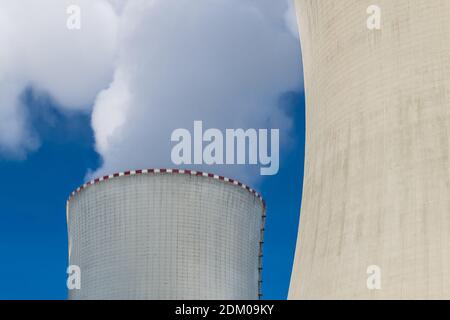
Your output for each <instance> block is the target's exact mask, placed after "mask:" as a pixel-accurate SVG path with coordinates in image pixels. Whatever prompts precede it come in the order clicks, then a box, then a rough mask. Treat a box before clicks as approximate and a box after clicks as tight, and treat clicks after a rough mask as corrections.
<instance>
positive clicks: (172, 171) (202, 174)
mask: <svg viewBox="0 0 450 320" xmlns="http://www.w3.org/2000/svg"><path fill="white" fill-rule="evenodd" d="M157 173H159V174H161V173H163V174H187V175H191V176H199V177H206V178H212V179H216V180H220V181H224V182H227V183H231V184H234V185H236V186H239V187H241V188H243V189H245V190H247V191H248V192H250V193H252V194H253V195H255V196H256V197H257V198H258V199H259V200H261V202H262V204H263V207H264V208H265V207H266V203H265V201H264V199H263V197H262V196H261V195H260V194H259V193H258V192H257V191H256V190H254V189H252V188H250V187H249V186H247V185H245V184H243V183H241V182H239V181H237V180H234V179H230V178H227V177H224V176H218V175H215V174H212V173H206V172H201V171H194V170H182V169H144V170H132V171H125V172H119V173H114V174H110V175H108V176H103V177H101V178H97V179H94V180H91V181H89V182H86V183H85V184H83V185H82V186H80V187H79V188H77V189H76V190H75V191H73V192H72V193H71V195H70V197H69V199H68V202H70V200H71V199H72V198H73V197H74V196H76V195H77V194H78V193H80V192H81V191H83V190H84V189H87V188H88V187H90V186H93V185H95V184H98V183H101V182H102V181H107V180H110V179H114V178H118V177H124V176H136V175H143V174H157Z"/></svg>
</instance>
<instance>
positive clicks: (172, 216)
mask: <svg viewBox="0 0 450 320" xmlns="http://www.w3.org/2000/svg"><path fill="white" fill-rule="evenodd" d="M264 221H265V204H264V201H263V199H262V198H261V196H260V195H259V194H258V193H257V192H256V191H255V190H253V189H251V188H250V187H248V186H246V185H243V184H242V183H240V182H238V181H236V180H232V179H228V178H225V177H222V176H217V175H213V174H208V173H202V172H197V171H191V170H178V169H173V170H171V169H149V170H136V171H128V172H123V173H117V174H113V175H110V176H105V177H103V178H100V179H96V180H94V181H91V182H88V183H86V184H85V185H83V186H82V187H80V188H78V189H77V190H76V191H75V192H73V193H72V195H71V197H70V199H69V201H68V203H67V224H68V233H69V263H70V264H71V265H75V266H78V267H79V268H80V270H81V288H80V289H74V290H70V292H69V299H74V300H79V299H169V300H173V299H174V300H177V299H180V300H186V299H188V300H199V299H216V300H223V299H250V300H252V299H258V298H260V296H261V270H262V264H261V262H262V245H263V238H262V237H263V231H264Z"/></svg>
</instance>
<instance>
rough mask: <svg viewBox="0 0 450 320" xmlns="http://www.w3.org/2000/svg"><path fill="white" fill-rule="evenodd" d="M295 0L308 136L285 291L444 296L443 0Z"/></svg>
mask: <svg viewBox="0 0 450 320" xmlns="http://www.w3.org/2000/svg"><path fill="white" fill-rule="evenodd" d="M296 5H297V15H298V21H299V29H300V35H301V36H300V37H301V44H302V51H303V65H304V77H305V90H306V104H307V111H306V118H307V119H306V121H307V134H306V135H307V138H306V139H307V141H306V160H305V177H304V192H303V202H302V209H301V215H300V229H299V236H298V243H297V249H296V255H295V262H294V267H293V273H292V279H291V286H290V292H289V297H290V298H291V299H335V298H336V299H341V298H342V299H353V298H355V299H450V160H449V159H450V153H449V150H450V1H448V0H377V1H373V0H339V1H335V0H297V1H296ZM373 5H376V6H373ZM378 13H380V15H379V14H378ZM372 18H374V19H377V18H381V19H380V20H379V21H381V24H380V28H379V29H378V28H377V27H375V28H369V26H374V25H373V24H371V19H372ZM368 19H369V25H368V24H367V22H368ZM374 284H376V285H374Z"/></svg>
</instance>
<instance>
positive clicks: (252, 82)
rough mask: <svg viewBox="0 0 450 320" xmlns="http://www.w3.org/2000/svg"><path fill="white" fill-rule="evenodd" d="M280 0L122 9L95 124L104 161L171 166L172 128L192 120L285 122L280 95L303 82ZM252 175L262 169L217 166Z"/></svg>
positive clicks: (109, 167)
mask: <svg viewBox="0 0 450 320" xmlns="http://www.w3.org/2000/svg"><path fill="white" fill-rule="evenodd" d="M287 9H288V5H287V3H286V2H282V1H264V0H262V1H261V0H258V1H251V0H214V1H212V0H198V1H192V0H153V1H144V0H133V1H129V2H128V3H127V5H126V6H125V8H124V11H123V14H122V16H121V22H120V25H121V30H120V33H119V34H120V36H119V39H120V40H119V57H118V60H117V71H116V75H115V79H114V81H113V83H112V85H111V86H110V87H109V89H107V90H105V91H103V92H102V93H101V95H100V96H99V99H98V100H97V102H96V104H95V107H94V113H93V121H92V124H93V128H94V131H95V135H96V139H97V150H98V151H99V152H100V154H101V155H102V157H103V160H104V164H103V166H102V167H101V168H100V169H99V170H98V171H97V172H96V173H95V174H97V175H101V174H105V173H110V172H113V171H121V170H125V169H129V168H147V167H167V166H169V167H173V165H172V164H171V161H170V150H171V147H172V146H173V144H172V143H171V142H170V135H171V132H172V131H173V130H174V129H176V128H188V129H191V130H192V126H193V121H194V120H203V123H204V125H205V126H207V127H214V128H222V129H224V128H240V127H242V128H267V127H275V128H279V127H280V128H281V129H285V130H283V131H282V137H283V135H284V136H286V134H287V133H288V129H289V128H290V126H291V119H289V118H287V117H286V116H285V115H284V114H283V113H282V111H281V110H279V109H277V99H278V98H279V96H280V94H282V93H284V92H286V91H288V90H295V89H299V88H300V86H301V83H300V81H301V70H300V53H299V45H298V39H296V38H295V37H294V36H293V35H292V34H291V33H290V31H289V28H288V27H287V25H286V21H285V17H286V10H287ZM202 169H204V170H208V171H211V170H212V171H215V172H220V173H224V174H227V175H231V176H232V177H237V178H240V179H242V180H244V181H247V182H248V181H249V182H253V181H254V179H253V178H252V176H253V174H255V173H257V172H258V171H257V170H258V169H257V168H243V167H220V168H218V167H216V168H205V167H203V168H202Z"/></svg>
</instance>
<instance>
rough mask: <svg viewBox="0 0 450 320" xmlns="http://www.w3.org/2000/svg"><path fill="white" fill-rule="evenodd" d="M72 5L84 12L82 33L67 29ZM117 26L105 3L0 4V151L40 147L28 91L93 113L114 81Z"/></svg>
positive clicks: (6, 0) (24, 0)
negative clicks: (25, 98) (25, 96)
mask: <svg viewBox="0 0 450 320" xmlns="http://www.w3.org/2000/svg"><path fill="white" fill-rule="evenodd" d="M70 4H76V5H79V6H80V7H81V9H82V15H81V18H82V28H81V30H77V31H70V30H68V29H67V27H66V21H67V18H68V14H67V13H66V9H67V7H68V6H69V5H70ZM117 23H118V18H117V15H116V13H115V12H114V9H113V7H112V6H111V5H110V4H109V2H107V1H105V0H96V1H91V0H73V1H68V0H67V1H66V0H40V1H34V0H14V1H11V0H0V48H1V50H0V134H1V137H0V150H2V151H3V152H7V153H11V154H14V153H17V152H19V153H23V152H24V150H27V149H30V148H31V146H35V145H36V143H35V142H34V143H32V144H30V141H32V140H36V137H34V138H33V137H31V130H30V128H29V124H28V122H27V121H26V109H25V108H23V105H22V104H21V102H20V94H21V93H22V92H23V91H24V89H26V88H27V87H28V86H32V87H34V88H35V89H36V90H37V91H42V92H45V93H47V94H49V95H51V96H52V98H53V99H54V100H55V101H56V102H57V103H58V104H59V105H60V106H61V107H62V108H66V109H72V110H79V109H89V108H91V107H92V104H93V102H94V100H95V97H96V95H97V94H98V92H99V91H100V90H102V89H103V88H105V87H107V85H108V83H109V82H110V81H111V78H112V74H113V70H114V68H113V59H114V56H115V49H116V47H117V43H116V35H117ZM31 149H32V148H31Z"/></svg>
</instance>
